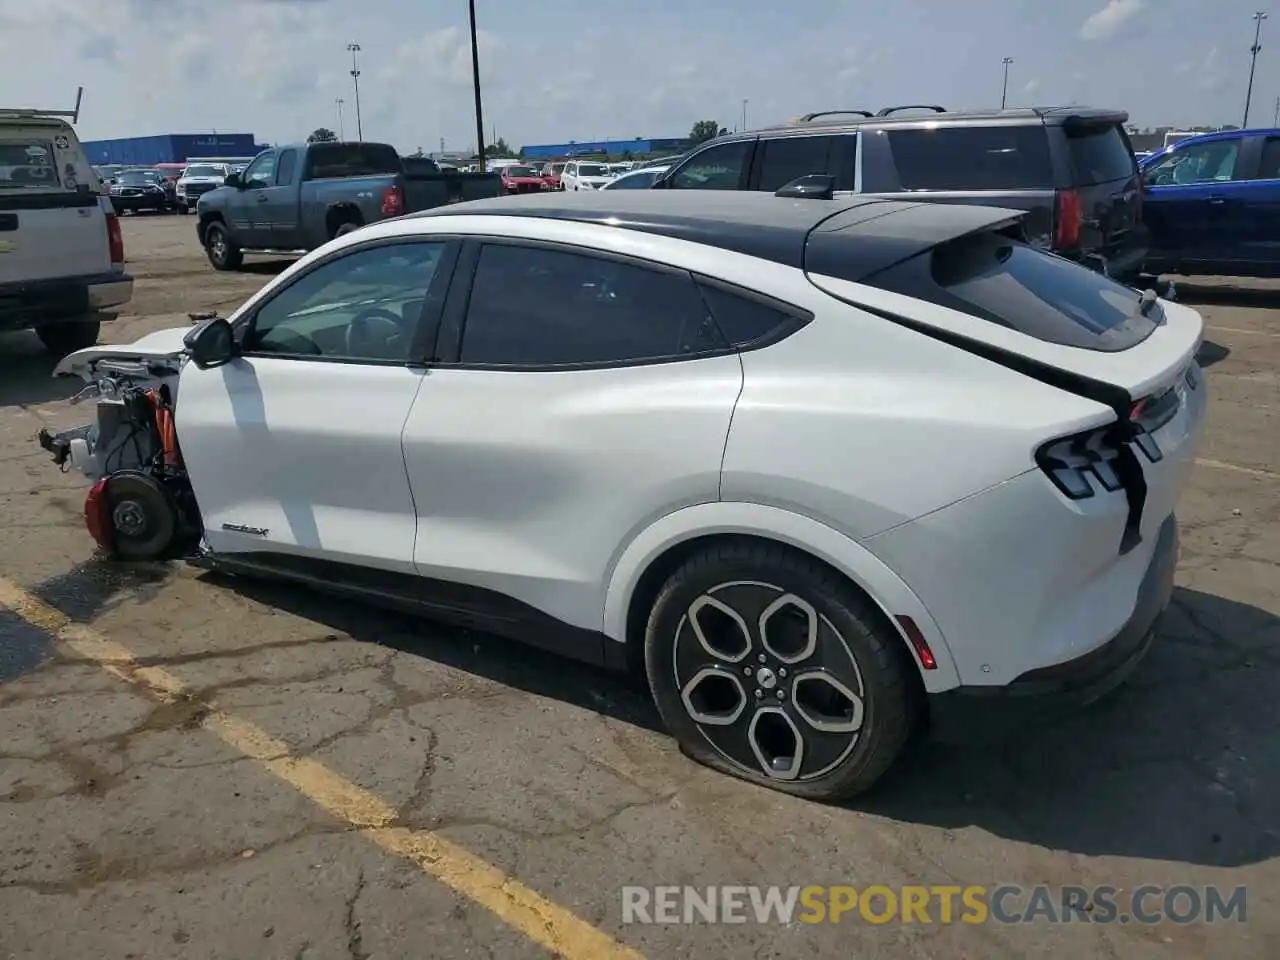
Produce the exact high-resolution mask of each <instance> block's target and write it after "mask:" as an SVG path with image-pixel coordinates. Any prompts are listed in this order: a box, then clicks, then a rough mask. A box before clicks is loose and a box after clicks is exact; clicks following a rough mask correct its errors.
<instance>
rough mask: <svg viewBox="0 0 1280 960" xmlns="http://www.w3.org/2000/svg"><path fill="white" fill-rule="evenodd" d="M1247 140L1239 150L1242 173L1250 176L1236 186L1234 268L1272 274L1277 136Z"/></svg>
mask: <svg viewBox="0 0 1280 960" xmlns="http://www.w3.org/2000/svg"><path fill="white" fill-rule="evenodd" d="M1250 140H1251V142H1250V143H1247V144H1246V147H1245V149H1244V150H1243V151H1242V153H1241V163H1242V165H1244V166H1245V170H1244V171H1242V172H1243V173H1244V175H1246V176H1250V175H1251V179H1249V180H1248V181H1247V182H1246V183H1243V184H1242V185H1241V186H1240V188H1239V197H1238V199H1239V203H1237V204H1236V213H1237V218H1236V229H1237V230H1238V231H1239V234H1240V237H1241V240H1240V260H1239V262H1238V264H1237V267H1236V269H1238V270H1239V271H1240V272H1241V273H1247V274H1251V275H1258V276H1271V277H1274V276H1277V275H1280V136H1258V137H1253V138H1250ZM1251 161H1252V162H1251Z"/></svg>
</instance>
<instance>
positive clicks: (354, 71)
mask: <svg viewBox="0 0 1280 960" xmlns="http://www.w3.org/2000/svg"><path fill="white" fill-rule="evenodd" d="M347 50H348V51H350V53H351V82H352V83H353V84H355V88H356V139H357V140H360V141H362V142H363V141H364V126H363V125H362V124H361V123H360V60H359V54H360V44H358V43H348V44H347Z"/></svg>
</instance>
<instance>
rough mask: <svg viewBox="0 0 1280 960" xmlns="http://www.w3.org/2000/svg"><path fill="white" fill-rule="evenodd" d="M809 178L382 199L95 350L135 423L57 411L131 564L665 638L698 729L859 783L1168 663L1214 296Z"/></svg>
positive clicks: (604, 650) (636, 659) (789, 764)
mask: <svg viewBox="0 0 1280 960" xmlns="http://www.w3.org/2000/svg"><path fill="white" fill-rule="evenodd" d="M802 186H803V185H802ZM807 189H808V188H807V187H804V188H797V189H796V190H794V191H788V190H787V189H784V190H783V191H780V193H782V194H784V196H769V195H761V194H752V193H736V192H732V193H730V192H668V191H625V192H612V191H610V192H596V191H591V192H589V193H581V192H580V193H578V194H572V193H568V194H566V193H556V194H548V195H541V196H539V195H532V196H521V197H508V198H502V199H496V200H492V201H489V200H486V201H477V202H473V203H468V204H459V205H455V206H451V207H447V208H442V209H439V210H434V211H430V212H428V213H425V214H416V215H412V216H408V217H404V218H400V219H396V220H389V221H385V222H383V223H379V224H375V225H373V226H370V227H367V228H365V229H363V230H360V231H358V232H356V233H354V234H350V235H348V236H346V237H342V238H339V239H337V240H335V241H333V242H331V243H329V244H328V245H326V246H324V247H323V248H321V249H319V250H317V251H315V252H313V253H311V254H309V255H308V256H306V257H304V258H303V259H302V260H300V261H298V262H297V263H296V264H295V265H293V266H292V267H290V268H289V269H288V270H286V271H285V272H284V273H283V274H281V275H280V276H279V277H278V278H276V279H275V280H273V281H272V282H271V283H269V284H268V285H267V286H266V287H264V288H263V289H262V290H261V291H260V292H259V293H257V294H256V295H255V296H254V297H253V298H252V299H250V300H249V301H248V302H247V303H246V304H245V305H244V306H243V307H241V308H240V309H239V310H237V311H236V312H235V313H234V314H233V315H232V316H231V317H230V318H229V320H224V319H211V320H208V321H205V322H204V323H202V324H201V325H200V326H198V327H195V328H187V329H182V330H173V331H161V332H159V333H155V334H152V335H150V336H148V337H146V338H144V339H143V340H142V341H139V342H138V343H136V344H133V345H127V346H117V347H97V348H92V349H90V350H85V351H81V352H80V353H77V354H74V355H72V356H71V357H69V358H67V359H66V360H65V361H63V363H62V364H61V366H60V367H59V370H60V371H61V372H73V373H78V374H80V375H82V376H84V377H85V378H86V379H88V380H98V379H100V378H103V377H107V378H109V384H108V385H107V386H105V387H104V388H103V389H102V399H101V400H100V402H99V425H98V427H97V428H96V430H94V431H89V432H87V433H86V432H84V431H81V432H77V433H74V434H69V435H60V436H48V435H45V436H43V437H42V443H44V445H45V446H46V448H48V449H49V450H50V451H52V452H53V453H54V455H55V459H58V460H59V462H64V461H66V460H67V459H71V460H72V461H73V462H74V463H76V464H78V465H79V466H80V467H82V468H83V469H84V470H85V472H86V473H88V474H89V475H90V477H92V478H93V479H94V480H95V481H96V482H95V484H94V487H93V490H92V491H91V492H90V495H89V498H88V501H87V504H86V517H87V520H88V524H89V527H90V529H91V530H92V531H93V533H94V536H95V537H96V538H97V539H98V541H99V542H100V543H101V544H102V545H103V546H105V547H107V548H108V549H110V550H112V551H114V552H115V553H116V554H117V555H119V556H123V557H143V556H147V557H152V556H156V555H160V554H163V553H165V552H172V551H173V550H174V549H177V547H176V546H175V545H176V544H178V543H179V542H180V541H181V535H182V532H183V531H184V530H189V531H190V532H191V537H192V542H193V544H198V546H195V550H196V554H195V559H196V562H198V563H201V564H205V565H211V566H213V567H215V568H220V569H224V570H227V571H231V572H235V573H240V574H247V575H263V576H273V577H283V578H286V579H290V580H293V581H296V582H300V583H304V584H310V585H312V586H315V587H318V588H321V589H325V590H329V591H338V592H341V593H343V594H346V595H352V596H360V597H367V598H372V599H374V600H377V601H381V602H389V603H393V604H396V605H398V606H400V607H404V608H408V609H411V610H416V611H419V612H422V613H424V614H427V615H429V616H434V617H437V618H445V619H450V620H454V621H460V622H464V623H467V624H471V625H478V626H482V627H485V628H488V629H491V630H494V631H497V632H502V633H505V634H508V635H513V636H516V637H520V638H523V639H526V640H528V641H530V642H532V643H534V644H537V645H541V646H542V647H544V648H546V649H549V650H552V651H555V652H557V653H561V654H567V655H569V656H573V657H578V658H581V659H584V660H589V661H594V662H597V663H603V664H607V665H611V666H616V667H620V668H626V667H629V666H634V667H637V668H639V667H641V666H643V668H644V669H645V670H646V671H647V674H648V679H649V682H650V684H651V686H652V690H653V695H654V697H655V698H656V701H657V704H658V706H659V708H660V710H661V713H662V716H663V717H664V719H665V720H666V722H667V723H668V724H669V727H670V730H671V731H672V733H673V734H674V735H675V737H676V738H677V739H678V741H679V743H680V744H681V746H682V747H683V748H684V750H685V751H686V752H687V753H689V754H690V755H692V756H693V757H695V758H697V759H699V760H701V761H703V762H705V763H708V764H710V765H712V766H713V767H716V768H718V769H720V770H723V771H725V772H728V773H731V774H733V775H735V776H739V777H743V778H745V779H749V780H753V781H756V782H758V783H763V784H767V785H769V786H771V787H775V788H777V789H780V790H784V791H786V792H789V793H793V794H797V795H801V796H806V797H813V798H832V797H837V796H843V795H849V794H851V793H855V792H857V791H859V790H862V789H865V788H866V787H868V786H869V785H870V784H871V783H872V782H874V781H875V780H876V778H877V777H879V776H880V774H881V773H882V772H883V771H884V770H885V769H886V768H887V767H888V766H889V764H890V762H891V761H892V760H893V758H894V756H895V755H896V754H897V753H898V751H899V749H900V747H901V746H902V745H903V743H904V741H905V740H906V738H907V736H908V733H909V731H910V730H911V728H912V726H913V724H914V723H915V721H916V720H917V719H920V718H928V719H929V720H930V721H931V724H932V727H933V731H934V733H935V734H937V735H941V736H942V737H943V738H948V739H949V738H952V737H954V736H962V737H968V736H971V735H972V732H973V731H974V730H976V731H977V732H978V733H982V732H984V731H986V732H990V731H991V730H995V729H999V728H1000V727H1001V726H1002V725H1005V726H1007V724H1008V723H1009V722H1010V721H1012V722H1016V723H1022V722H1024V721H1025V720H1026V719H1027V718H1028V717H1034V716H1036V715H1039V714H1043V713H1046V712H1049V711H1056V710H1058V709H1059V708H1060V706H1061V705H1063V704H1069V705H1075V704H1083V703H1087V702H1089V701H1091V700H1094V699H1096V698H1097V697H1099V696H1101V695H1102V694H1103V693H1105V692H1107V691H1108V690H1110V689H1111V688H1112V687H1114V686H1116V685H1117V684H1118V683H1119V682H1120V681H1121V680H1122V679H1123V678H1124V676H1125V675H1126V674H1127V672H1128V671H1129V670H1130V669H1131V668H1132V667H1133V665H1134V664H1135V663H1136V662H1137V661H1138V660H1139V659H1140V658H1141V656H1142V655H1143V653H1145V651H1146V649H1147V647H1148V646H1149V644H1150V643H1151V641H1152V638H1153V636H1154V634H1155V631H1156V628H1157V624H1158V622H1159V618H1160V614H1161V612H1162V611H1163V610H1164V608H1165V606H1166V605H1167V603H1168V601H1169V597H1170V593H1171V590H1172V576H1173V567H1174V563H1175V561H1176V553H1177V533H1176V525H1175V521H1174V507H1175V504H1176V502H1177V499H1178V495H1179V493H1180V492H1181V491H1182V489H1183V486H1184V485H1185V483H1186V481H1187V475H1188V472H1189V471H1190V469H1191V464H1192V458H1193V452H1194V447H1195V442H1196V439H1197V436H1198V434H1199V433H1200V431H1201V427H1202V423H1203V419H1204V412H1205V392H1206V391H1205V388H1204V385H1203V382H1202V380H1201V374H1200V371H1199V367H1198V366H1197V365H1196V362H1195V353H1196V349H1197V347H1198V345H1199V343H1200V340H1201V334H1202V322H1201V319H1200V317H1199V315H1198V314H1196V313H1195V312H1194V311H1192V310H1190V309H1188V308H1187V307H1184V306H1179V305H1176V304H1172V303H1166V302H1163V301H1160V300H1158V299H1157V298H1156V297H1155V296H1154V294H1149V293H1148V294H1141V293H1139V292H1138V291H1135V290H1133V289H1131V288H1129V287H1126V286H1122V285H1120V284H1118V283H1115V282H1113V281H1111V280H1108V279H1107V278H1105V277H1103V276H1101V275H1099V274H1096V273H1093V272H1090V271H1089V270H1086V269H1084V268H1082V267H1079V266H1076V265H1075V264H1073V263H1070V262H1068V261H1066V260H1063V259H1060V258H1058V257H1055V256H1052V255H1050V254H1047V253H1044V252H1042V251H1040V250H1038V249H1036V248H1034V247H1031V246H1028V245H1026V244H1024V243H1023V242H1021V241H1020V240H1019V239H1017V233H1018V230H1017V225H1018V222H1019V218H1020V217H1021V216H1022V215H1021V214H1020V213H1017V212H1013V211H1004V210H997V209H991V208H983V207H969V206H958V205H948V204H928V203H906V202H899V201H883V200H874V199H866V198H858V199H838V200H833V199H830V197H829V191H827V192H824V191H821V190H819V191H817V195H816V196H814V197H805V198H799V197H797V196H796V195H797V194H804V193H805V192H806V190H807ZM786 194H790V195H786ZM140 398H141V399H140ZM152 413H154V418H152ZM175 426H176V430H175V429H174V428H175ZM135 451H138V452H135ZM113 464H114V466H113ZM975 725H976V726H975Z"/></svg>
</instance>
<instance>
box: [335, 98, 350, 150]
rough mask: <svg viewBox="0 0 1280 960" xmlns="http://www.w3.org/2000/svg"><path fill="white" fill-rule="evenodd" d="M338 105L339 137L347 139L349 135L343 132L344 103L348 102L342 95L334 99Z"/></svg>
mask: <svg viewBox="0 0 1280 960" xmlns="http://www.w3.org/2000/svg"><path fill="white" fill-rule="evenodd" d="M333 102H334V103H335V104H336V105H337V107H338V139H339V140H346V139H347V135H346V134H345V133H343V132H342V105H343V104H344V103H346V101H345V100H343V99H342V98H341V97H335V98H334V101H333Z"/></svg>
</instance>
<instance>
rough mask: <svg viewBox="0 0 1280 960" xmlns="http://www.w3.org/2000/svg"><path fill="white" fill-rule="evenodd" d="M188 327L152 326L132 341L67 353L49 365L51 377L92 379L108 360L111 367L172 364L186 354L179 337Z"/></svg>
mask: <svg viewBox="0 0 1280 960" xmlns="http://www.w3.org/2000/svg"><path fill="white" fill-rule="evenodd" d="M191 329H192V328H191V327H174V328H171V329H168V330H156V331H154V332H153V333H148V334H147V335H146V336H145V337H142V338H141V339H139V340H136V341H134V342H133V343H111V344H97V345H95V346H92V347H86V348H85V349H83V350H77V351H76V352H75V353H70V354H67V356H65V357H63V358H62V360H60V361H59V362H58V365H57V366H56V367H54V368H53V375H54V376H55V377H67V376H76V377H80V378H81V379H83V380H87V381H92V380H93V379H94V378H95V377H97V376H101V375H102V372H103V371H102V364H103V363H104V362H109V363H110V365H111V366H112V367H116V366H117V365H120V364H137V365H140V366H144V367H147V368H148V369H150V368H154V367H157V366H159V367H172V368H174V369H176V368H177V367H178V366H180V365H181V362H182V358H183V357H184V356H185V355H186V347H185V346H184V345H183V342H182V340H183V338H184V337H185V336H186V335H187V334H188V333H189V332H190V331H191Z"/></svg>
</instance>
